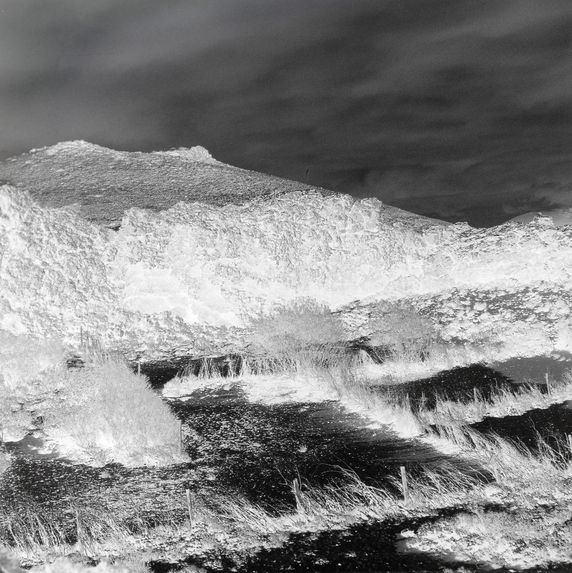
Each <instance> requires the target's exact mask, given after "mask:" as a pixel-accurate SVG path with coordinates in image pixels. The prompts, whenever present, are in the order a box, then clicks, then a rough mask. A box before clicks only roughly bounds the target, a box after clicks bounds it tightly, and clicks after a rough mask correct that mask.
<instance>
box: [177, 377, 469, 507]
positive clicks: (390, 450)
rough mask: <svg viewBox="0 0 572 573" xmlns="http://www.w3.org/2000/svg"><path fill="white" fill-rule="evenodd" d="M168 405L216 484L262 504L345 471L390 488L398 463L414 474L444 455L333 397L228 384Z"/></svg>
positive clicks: (284, 499) (288, 496) (288, 498)
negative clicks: (267, 399)
mask: <svg viewBox="0 0 572 573" xmlns="http://www.w3.org/2000/svg"><path fill="white" fill-rule="evenodd" d="M172 408H173V410H174V411H175V412H176V413H177V415H178V416H179V417H180V418H181V419H182V420H183V421H184V425H185V428H187V431H188V434H189V439H188V441H187V444H188V451H189V453H190V455H191V456H192V458H193V460H194V461H195V463H196V464H198V465H206V466H209V467H211V468H214V469H215V475H216V478H215V482H216V484H217V485H218V486H220V487H222V488H225V489H228V488H230V489H234V490H236V491H237V492H239V493H240V494H241V495H244V496H246V497H247V498H248V499H250V500H252V501H255V502H257V503H260V504H262V505H265V506H272V505H274V504H276V503H288V504H291V503H293V497H292V493H291V484H292V480H294V479H295V478H299V479H300V480H301V481H302V483H303V484H307V485H313V486H322V485H325V484H329V483H334V482H339V481H343V480H344V479H347V476H346V475H345V472H347V471H350V472H352V473H353V474H355V475H357V477H359V478H360V479H361V480H363V481H365V482H366V483H369V484H375V485H385V486H387V487H390V483H392V481H393V478H396V477H397V476H398V475H399V466H400V465H405V466H406V467H407V469H408V471H409V472H411V473H415V472H417V471H419V469H420V467H421V466H424V467H427V466H430V465H439V464H441V463H443V461H445V460H446V459H447V458H446V456H444V454H442V453H441V452H438V451H437V450H435V449H433V448H432V447H430V446H428V445H426V444H423V443H421V442H419V441H417V440H405V439H402V438H399V437H398V436H396V435H395V434H393V433H391V432H390V431H388V430H387V429H385V428H371V427H368V423H367V421H366V420H364V418H362V417H361V416H359V415H357V414H353V413H349V412H348V411H347V410H345V409H344V408H343V407H341V406H340V405H339V403H337V402H333V401H331V402H319V403H284V404H276V405H265V404H257V403H251V402H248V401H247V400H246V399H245V398H244V397H243V396H242V395H241V393H240V390H238V389H237V388H233V389H231V390H226V391H206V392H205V391H200V392H195V393H194V394H193V395H192V397H191V399H190V400H188V401H184V402H183V401H174V402H173V403H172ZM447 461H448V462H449V463H455V464H457V465H458V466H459V469H461V470H466V471H473V468H469V467H468V466H466V465H464V464H463V463H462V462H459V461H455V460H447Z"/></svg>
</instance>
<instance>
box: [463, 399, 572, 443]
mask: <svg viewBox="0 0 572 573" xmlns="http://www.w3.org/2000/svg"><path fill="white" fill-rule="evenodd" d="M471 427H472V428H473V429H475V430H477V431H479V432H485V433H487V432H493V433H495V434H498V435H500V436H502V437H503V438H507V439H510V440H513V441H517V442H521V443H522V444H524V445H525V446H526V447H527V448H529V449H531V450H533V451H537V449H538V440H539V437H540V438H542V440H544V441H545V442H546V443H547V444H548V445H550V446H552V447H556V448H558V449H560V450H562V451H563V453H564V452H566V450H568V454H572V452H570V448H571V444H572V442H569V441H568V436H572V401H569V402H564V403H562V404H554V405H553V406H550V407H549V408H545V409H535V410H530V411H528V412H526V413H525V414H522V415H520V416H505V417H503V418H485V419H484V420H483V421H482V422H478V423H476V424H472V426H471Z"/></svg>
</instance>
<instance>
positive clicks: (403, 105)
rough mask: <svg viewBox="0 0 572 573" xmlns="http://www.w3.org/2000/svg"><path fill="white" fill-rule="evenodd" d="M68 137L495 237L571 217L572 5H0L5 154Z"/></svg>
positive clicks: (0, 143) (86, 0) (1, 146)
mask: <svg viewBox="0 0 572 573" xmlns="http://www.w3.org/2000/svg"><path fill="white" fill-rule="evenodd" d="M66 139H85V140H88V141H92V142H94V143H99V144H101V145H105V146H109V147H115V148H118V149H127V150H152V149H166V148H171V147H179V146H186V147H190V146H192V145H198V144H199V145H203V146H205V147H206V148H207V149H209V151H211V153H212V154H213V155H214V156H215V157H216V158H217V159H220V160H221V161H225V162H227V163H231V164H234V165H237V166H240V167H245V168H249V169H255V170H258V171H264V172H267V173H272V174H276V175H280V176H284V177H289V178H292V179H298V180H301V181H308V182H310V183H313V184H317V185H322V186H324V187H328V188H331V189H336V190H340V191H345V192H350V193H352V194H354V195H356V196H376V197H379V198H380V199H381V200H383V201H385V202H387V203H389V204H393V205H397V206H400V207H403V208H405V209H408V210H411V211H415V212H419V213H423V214H427V215H432V216H437V217H440V218H445V219H448V220H468V221H469V222H471V223H473V224H476V225H490V224H495V223H498V222H501V221H504V220H506V219H507V218H509V217H511V216H514V215H516V214H519V213H522V212H524V211H529V210H539V209H547V208H554V207H561V206H568V207H570V206H572V0H0V158H2V157H7V156H10V155H14V154H17V153H20V152H23V151H25V150H27V149H30V148H32V147H39V146H43V145H50V144H53V143H56V142H58V141H62V140H66Z"/></svg>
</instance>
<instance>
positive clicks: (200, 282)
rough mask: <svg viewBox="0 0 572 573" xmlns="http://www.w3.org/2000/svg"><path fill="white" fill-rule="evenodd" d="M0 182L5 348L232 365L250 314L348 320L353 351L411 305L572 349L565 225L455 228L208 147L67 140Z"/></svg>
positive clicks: (449, 330)
mask: <svg viewBox="0 0 572 573" xmlns="http://www.w3.org/2000/svg"><path fill="white" fill-rule="evenodd" d="M0 177H1V178H2V179H3V180H6V181H8V182H9V183H10V184H9V185H4V186H3V187H1V188H0V256H1V259H0V332H1V331H2V330H3V331H5V332H7V333H9V334H10V335H16V336H20V337H51V338H56V339H60V340H63V342H64V343H65V344H68V345H71V346H74V345H78V343H79V341H80V339H81V338H82V337H84V336H85V335H89V336H93V337H97V338H98V339H99V340H101V341H102V343H103V344H104V345H105V346H108V347H112V348H118V349H121V350H123V351H124V352H127V353H130V354H131V355H134V354H138V355H140V356H144V357H147V358H149V357H155V358H157V357H161V356H163V357H165V356H172V355H173V353H175V354H185V355H194V356H197V355H205V354H217V353H225V352H230V351H232V350H237V349H241V348H243V347H244V344H245V337H244V333H245V329H246V328H247V327H248V324H249V321H250V319H252V318H253V317H256V316H258V315H259V314H260V313H264V312H267V311H269V310H270V309H272V307H273V305H275V304H281V303H287V302H288V301H291V300H293V299H296V298H300V297H310V298H313V299H316V300H318V301H320V302H322V303H324V304H327V305H328V306H329V307H330V308H332V309H334V310H337V311H338V312H339V313H341V315H342V316H343V320H344V321H345V323H346V325H347V328H348V336H350V337H351V336H363V335H367V333H368V332H367V331H368V324H369V322H368V321H371V319H372V317H377V316H378V315H379V316H380V317H381V319H383V315H384V312H385V310H384V309H386V307H387V305H388V304H389V305H400V304H405V303H406V304H408V305H409V306H411V307H412V308H415V309H416V311H417V312H419V313H420V314H421V315H422V316H425V317H426V318H427V319H428V320H431V321H432V323H433V324H434V325H435V328H437V329H439V331H440V332H441V334H442V335H443V337H444V338H445V339H449V340H454V341H456V343H459V342H461V343H463V342H465V343H466V342H470V343H477V342H478V341H481V340H487V336H488V337H489V339H490V340H493V338H494V337H496V338H495V340H497V339H498V340H501V339H502V338H503V337H504V338H507V337H510V336H513V338H514V339H515V340H516V339H517V338H518V337H519V336H523V337H525V338H526V337H527V336H528V340H529V342H530V340H533V344H537V343H538V344H540V345H541V346H542V345H544V347H546V348H548V349H550V348H549V347H554V348H556V347H558V348H562V349H568V347H569V345H570V347H572V344H569V341H568V339H567V338H566V336H567V335H566V332H568V330H567V329H569V327H570V329H572V319H571V307H572V301H571V300H570V285H571V284H572V282H571V279H572V227H570V226H566V225H563V226H559V227H557V226H555V225H554V224H553V222H552V221H551V220H550V219H547V218H541V219H535V220H534V221H532V222H531V223H528V224H521V223H515V222H511V223H507V224H505V225H501V226H499V227H493V228H491V229H473V228H471V227H470V226H468V225H467V224H464V223H463V224H455V225H451V224H446V223H443V222H441V221H437V220H433V219H427V218H425V217H421V216H417V215H414V214H412V213H407V212H405V211H402V210H400V209H396V208H393V207H388V206H386V205H383V204H382V203H381V202H380V201H378V200H376V199H362V200H357V199H355V198H353V197H350V196H348V195H343V194H339V193H332V192H328V191H324V190H321V189H315V188H311V187H308V186H307V185H303V184H301V183H295V182H291V181H285V180H282V179H277V178H274V177H268V176H265V175H260V174H255V173H252V172H248V171H244V170H241V169H237V168H234V167H230V166H227V165H224V164H220V163H218V162H216V161H215V160H214V159H212V158H211V157H210V155H209V154H208V153H207V152H206V151H205V150H203V149H202V148H192V149H190V150H177V151H170V152H159V153H150V154H143V153H126V152H117V151H112V150H107V149H104V148H101V147H98V146H94V145H91V144H86V143H84V142H70V143H63V144H58V145H56V146H53V147H49V148H45V149H42V150H39V151H33V152H30V153H28V154H25V155H23V156H21V157H19V158H13V159H10V160H7V161H6V162H4V163H3V164H2V165H1V166H0ZM97 195H100V197H98V196H97ZM110 227H112V228H114V229H116V230H111V228H110ZM525 295H526V296H525ZM519 305H520V306H521V307H522V309H521V311H519V310H518V309H519ZM533 333H534V336H535V337H536V338H534V339H531V338H530V337H531V336H532V334H533ZM538 333H540V334H538ZM537 335H538V336H537ZM538 340H541V342H538ZM525 346H526V345H525ZM529 347H530V344H529V346H527V347H526V348H527V350H526V352H530V348H529Z"/></svg>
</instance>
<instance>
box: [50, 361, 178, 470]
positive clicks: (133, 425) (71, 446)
mask: <svg viewBox="0 0 572 573" xmlns="http://www.w3.org/2000/svg"><path fill="white" fill-rule="evenodd" d="M54 376H55V378H56V379H55V380H54V381H53V384H52V386H53V387H54V388H58V390H59V402H58V403H57V404H55V405H53V406H52V407H51V408H50V409H49V410H48V411H47V412H46V413H45V428H44V430H45V432H46V434H47V436H48V437H49V439H50V440H51V441H52V442H53V443H55V444H56V445H57V447H58V448H59V449H60V450H61V451H62V452H64V453H66V454H68V455H71V456H75V457H80V458H86V457H87V458H89V459H90V460H92V461H97V462H99V463H107V462H110V461H116V462H120V463H123V464H126V465H139V464H141V465H143V464H162V463H173V462H176V461H181V460H182V454H181V453H180V422H179V421H178V420H177V418H176V417H175V416H174V414H173V413H172V412H171V410H170V409H169V407H168V405H167V404H166V403H164V402H163V400H162V399H161V397H160V396H159V395H158V394H156V393H155V392H154V391H153V390H152V389H151V388H150V386H149V383H148V380H147V378H146V377H144V376H141V375H138V374H135V373H133V372H132V371H131V370H130V369H129V367H128V366H127V365H126V364H124V363H122V362H120V361H118V360H116V359H105V360H103V361H101V362H99V363H97V364H94V365H91V366H89V367H85V368H82V369H74V370H62V371H60V372H59V373H58V375H57V376H56V375H54Z"/></svg>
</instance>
